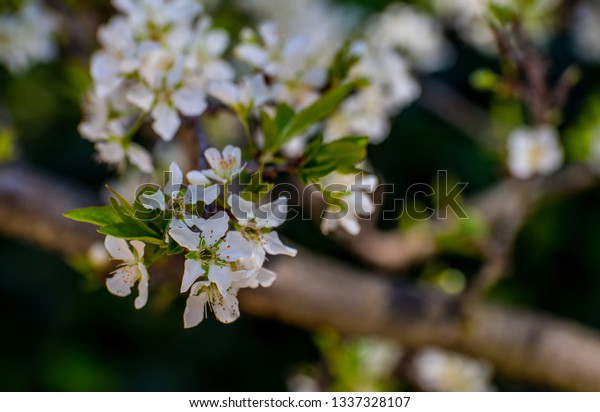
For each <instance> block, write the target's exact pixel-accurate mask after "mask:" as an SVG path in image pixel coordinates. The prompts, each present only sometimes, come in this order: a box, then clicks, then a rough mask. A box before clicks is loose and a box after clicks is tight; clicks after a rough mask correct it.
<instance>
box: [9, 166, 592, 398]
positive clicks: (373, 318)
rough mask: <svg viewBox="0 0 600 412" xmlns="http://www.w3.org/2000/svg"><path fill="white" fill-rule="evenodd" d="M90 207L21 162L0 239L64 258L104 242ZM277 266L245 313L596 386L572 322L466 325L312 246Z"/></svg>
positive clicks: (504, 314)
mask: <svg viewBox="0 0 600 412" xmlns="http://www.w3.org/2000/svg"><path fill="white" fill-rule="evenodd" d="M553 187H555V186H553ZM93 202H94V196H93V195H92V194H89V193H88V192H86V191H84V190H82V189H81V188H77V187H74V186H72V185H69V184H65V183H64V182H62V181H61V180H58V179H54V178H51V177H48V176H46V175H42V174H40V173H39V172H36V171H34V170H32V169H30V168H27V167H25V166H23V165H13V166H5V167H3V168H1V169H0V222H1V223H0V233H1V234H3V235H6V236H11V237H15V238H18V239H21V240H23V241H27V242H29V243H31V244H34V245H37V246H39V247H41V248H44V249H46V250H50V251H53V252H55V253H59V254H61V255H64V256H72V255H73V254H76V253H85V252H86V250H87V248H88V247H89V246H90V244H91V243H92V242H93V241H94V240H95V239H98V238H99V236H98V235H96V234H95V233H94V231H93V229H91V228H90V227H89V226H87V225H85V224H78V223H75V222H69V221H68V220H67V219H65V218H63V217H62V212H64V211H66V210H69V209H72V208H75V207H80V206H84V205H87V204H90V203H93ZM271 263H272V265H271V268H272V269H273V270H275V271H276V272H277V273H278V274H279V279H278V280H277V282H275V284H274V285H273V286H272V287H271V288H268V289H259V290H255V291H247V292H245V293H242V294H241V296H240V298H241V302H242V311H243V312H244V313H250V314H253V315H257V316H266V317H270V318H274V319H278V320H281V321H283V322H286V323H290V324H294V325H298V326H301V327H306V328H316V327H320V326H332V327H334V328H336V329H337V330H338V331H340V332H342V333H347V334H374V335H380V336H386V337H389V338H392V339H395V340H396V341H398V342H400V343H401V344H403V345H406V346H408V347H422V346H427V345H439V346H442V347H446V348H451V349H455V350H457V351H460V352H463V353H466V354H469V355H472V356H475V357H481V358H485V359H488V360H490V361H491V362H493V363H494V365H495V366H496V367H497V368H498V370H499V371H500V372H502V373H504V374H506V375H507V376H511V377H513V378H516V379H520V380H526V381H531V382H535V383H537V384H541V385H547V386H548V387H554V388H558V389H574V390H600V335H599V334H598V333H597V332H596V331H593V330H591V329H587V328H585V327H583V326H580V325H577V324H575V323H573V322H569V321H565V320H560V319H556V318H553V317H551V316H549V315H544V314H538V313H532V312H529V311H525V310H515V309H508V308H503V307H501V306H497V305H490V304H481V303H479V304H478V303H475V304H474V305H475V306H474V308H473V311H472V312H471V316H470V317H469V318H468V320H467V321H466V322H465V320H464V318H462V317H461V316H460V311H459V305H458V303H457V301H456V300H455V299H453V298H450V297H448V296H446V295H443V294H441V293H439V292H437V291H433V290H427V289H425V288H422V287H418V286H415V285H411V284H406V283H395V282H391V281H389V280H385V279H381V278H378V277H375V276H370V275H368V274H366V273H363V272H362V271H360V270H358V269H356V268H351V267H347V266H344V265H342V264H340V263H339V262H336V261H332V260H331V259H328V258H325V257H321V256H317V255H314V254H313V253H311V252H309V251H307V250H302V251H301V252H300V254H299V256H298V257H296V258H294V259H291V258H281V259H275V260H273V261H272V262H271ZM153 269H154V268H153ZM171 270H175V268H171ZM153 275H154V276H153V279H157V278H158V277H159V276H160V275H159V274H156V275H155V274H154V273H153ZM157 275H159V276H157Z"/></svg>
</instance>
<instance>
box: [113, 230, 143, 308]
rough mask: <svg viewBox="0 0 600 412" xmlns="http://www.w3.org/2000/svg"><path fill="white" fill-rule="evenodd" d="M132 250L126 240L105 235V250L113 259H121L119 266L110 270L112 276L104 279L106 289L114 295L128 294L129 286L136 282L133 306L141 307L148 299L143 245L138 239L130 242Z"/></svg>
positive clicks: (129, 291)
mask: <svg viewBox="0 0 600 412" xmlns="http://www.w3.org/2000/svg"><path fill="white" fill-rule="evenodd" d="M130 244H131V246H133V252H132V251H131V249H130V248H129V245H128V244H127V241H125V240H123V239H119V238H115V237H112V236H107V237H106V240H105V242H104V245H105V247H106V250H108V253H109V254H110V255H111V256H112V258H113V259H117V260H120V261H122V262H123V263H122V264H121V265H120V267H119V268H118V269H117V270H115V271H114V272H112V277H110V278H108V279H107V280H106V287H107V288H108V291H109V292H110V293H112V294H113V295H116V296H121V297H123V296H129V295H130V294H131V288H133V286H134V285H135V284H136V283H137V284H138V296H137V298H136V299H135V308H136V309H141V308H143V307H144V306H145V305H146V302H147V300H148V281H149V275H148V269H146V266H145V265H144V261H143V258H144V248H145V245H144V243H143V242H140V241H139V240H132V241H131V242H130Z"/></svg>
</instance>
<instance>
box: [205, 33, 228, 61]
mask: <svg viewBox="0 0 600 412" xmlns="http://www.w3.org/2000/svg"><path fill="white" fill-rule="evenodd" d="M205 42H206V51H207V52H208V53H210V54H211V55H213V56H220V55H222V54H223V53H224V52H225V50H226V49H227V46H228V45H229V33H227V32H226V31H225V30H222V29H214V30H211V31H210V32H208V33H207V34H206V39H205Z"/></svg>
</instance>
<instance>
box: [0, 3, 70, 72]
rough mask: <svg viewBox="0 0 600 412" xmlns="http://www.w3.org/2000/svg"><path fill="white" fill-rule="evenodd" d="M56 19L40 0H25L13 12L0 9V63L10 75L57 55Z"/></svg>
mask: <svg viewBox="0 0 600 412" xmlns="http://www.w3.org/2000/svg"><path fill="white" fill-rule="evenodd" d="M57 27H58V21H57V18H56V17H55V16H54V15H53V14H52V13H50V12H49V11H48V10H47V9H46V8H45V7H44V6H43V5H42V4H41V3H40V2H39V1H37V0H28V1H25V2H24V4H22V5H21V7H20V8H19V10H17V11H16V12H2V11H1V9H0V63H2V64H3V65H5V66H6V67H7V68H8V69H9V70H10V71H11V72H13V73H22V72H24V71H25V70H27V69H28V68H29V67H31V66H32V65H33V64H35V63H38V62H46V61H49V60H51V59H53V58H54V57H55V55H56V52H57V50H56V45H55V44H54V42H53V36H54V34H55V32H56V30H57Z"/></svg>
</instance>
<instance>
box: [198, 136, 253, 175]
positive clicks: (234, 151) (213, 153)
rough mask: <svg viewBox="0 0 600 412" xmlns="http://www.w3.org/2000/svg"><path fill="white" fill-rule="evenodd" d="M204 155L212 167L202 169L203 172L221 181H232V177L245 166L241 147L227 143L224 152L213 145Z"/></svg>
mask: <svg viewBox="0 0 600 412" xmlns="http://www.w3.org/2000/svg"><path fill="white" fill-rule="evenodd" d="M204 156H205V157H206V160H207V161H208V165H209V166H210V169H206V170H202V174H204V175H205V176H206V177H209V178H211V179H213V180H215V181H217V182H219V183H231V179H232V178H233V177H234V176H235V175H237V174H238V173H240V172H241V171H242V169H243V168H244V167H243V166H242V151H241V150H240V148H239V147H235V146H231V145H227V146H225V149H223V152H219V150H217V149H215V148H214V147H211V148H209V149H206V151H205V152H204Z"/></svg>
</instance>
